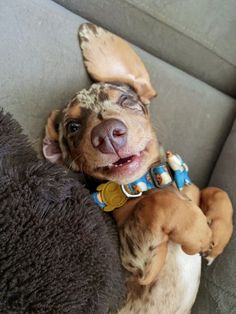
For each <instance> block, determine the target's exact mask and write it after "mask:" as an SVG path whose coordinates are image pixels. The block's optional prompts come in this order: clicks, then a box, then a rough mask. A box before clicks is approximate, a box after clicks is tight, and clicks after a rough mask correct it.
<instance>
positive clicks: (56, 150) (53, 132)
mask: <svg viewBox="0 0 236 314" xmlns="http://www.w3.org/2000/svg"><path fill="white" fill-rule="evenodd" d="M58 113H59V110H54V111H52V112H51V113H50V115H49V117H48V120H47V124H46V126H45V137H44V139H43V155H44V157H45V158H46V159H47V160H49V161H50V162H52V163H61V162H62V152H61V149H60V146H59V141H58V140H59V134H58V130H57V121H56V119H57V116H58Z"/></svg>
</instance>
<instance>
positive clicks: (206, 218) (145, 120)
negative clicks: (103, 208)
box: [46, 24, 232, 314]
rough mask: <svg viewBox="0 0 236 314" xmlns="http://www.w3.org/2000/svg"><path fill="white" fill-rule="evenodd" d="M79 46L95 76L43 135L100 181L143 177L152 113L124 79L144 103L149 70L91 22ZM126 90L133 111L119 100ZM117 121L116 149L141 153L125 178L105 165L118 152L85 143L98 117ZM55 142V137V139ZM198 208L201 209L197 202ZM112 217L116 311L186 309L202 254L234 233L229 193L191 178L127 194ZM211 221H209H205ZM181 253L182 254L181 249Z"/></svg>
mask: <svg viewBox="0 0 236 314" xmlns="http://www.w3.org/2000/svg"><path fill="white" fill-rule="evenodd" d="M80 38H81V47H82V51H83V55H84V57H85V64H86V66H87V69H88V72H89V73H90V75H91V76H92V78H94V79H95V80H98V81H102V82H104V81H109V82H114V81H118V82H119V83H120V84H121V85H120V86H115V85H112V84H107V83H105V84H95V85H93V86H92V87H91V88H90V89H89V90H83V91H82V92H80V93H78V94H77V95H76V96H75V97H74V98H73V100H72V101H71V102H69V104H68V105H67V106H66V108H65V109H64V110H63V114H62V117H61V122H60V127H59V135H57V136H55V132H54V131H56V130H53V118H55V115H52V116H51V118H50V119H49V120H48V126H47V127H46V136H47V137H49V141H50V136H51V137H52V138H51V139H52V140H55V138H58V141H59V145H60V147H61V150H62V156H63V159H64V162H65V163H66V164H67V165H68V161H69V163H70V167H71V168H72V169H74V170H82V171H83V172H85V173H86V174H88V175H90V176H93V177H95V178H98V179H106V180H112V181H116V182H117V183H119V184H126V183H129V182H132V181H134V180H136V179H137V178H139V177H141V176H142V175H143V174H144V173H145V172H146V171H147V170H148V169H149V168H150V166H151V165H152V164H153V163H154V162H157V161H158V160H159V157H160V150H159V144H158V140H157V138H156V135H155V132H154V130H153V129H152V126H151V122H150V117H149V114H148V111H147V109H146V108H144V107H143V104H141V103H139V101H140V100H139V99H138V98H135V97H136V96H135V95H134V94H133V92H132V91H131V90H129V88H128V87H127V86H126V85H122V84H124V83H126V84H129V85H130V86H132V87H133V88H134V89H135V90H136V92H137V94H138V96H139V98H140V99H141V100H142V102H143V103H145V104H146V103H148V102H149V100H150V98H151V97H153V96H154V95H155V91H154V90H153V88H152V86H151V84H150V80H149V76H148V74H147V71H146V69H145V67H144V65H143V63H142V62H141V60H140V59H139V57H137V55H136V54H135V53H134V52H133V50H132V49H131V48H130V47H129V46H128V44H127V43H126V42H125V41H124V40H122V39H120V38H118V37H117V36H115V35H112V34H111V33H109V32H107V31H104V30H102V29H101V28H99V27H96V26H95V25H91V24H83V25H82V27H81V28H80ZM127 93H128V94H129V95H131V96H130V97H131V99H132V101H133V102H134V104H135V105H136V107H137V108H136V109H137V110H134V109H132V108H129V107H127V108H123V107H122V106H120V105H119V102H120V97H122V95H124V94H127ZM83 110H87V111H86V123H85V120H84V121H83V122H84V124H85V126H84V129H83V133H81V135H80V138H79V139H78V136H77V135H73V134H72V135H71V134H68V132H67V123H68V121H69V120H70V119H75V120H76V121H77V120H78V121H79V120H80V119H81V117H83V112H84V111H83ZM110 118H115V119H119V120H121V121H122V122H123V123H124V124H125V125H126V126H127V129H128V137H127V144H126V145H125V147H124V148H122V150H121V151H119V154H121V155H122V156H129V155H131V154H134V153H137V152H139V151H142V154H143V155H141V156H142V164H141V165H140V169H139V171H137V172H135V173H129V174H126V175H123V176H119V175H115V174H112V173H111V172H109V171H108V170H106V166H107V165H109V164H112V163H114V161H116V160H117V156H115V155H114V154H113V155H112V154H103V153H101V152H100V151H99V150H97V149H96V148H94V147H93V146H92V144H91V132H92V130H93V128H94V127H95V126H97V125H98V124H99V123H101V121H103V120H107V119H110ZM53 144H54V143H53ZM199 206H200V207H199ZM113 215H114V218H115V220H116V222H117V225H118V229H119V234H120V245H121V260H122V264H123V266H124V267H125V268H126V269H127V270H128V271H129V272H130V278H129V280H128V283H127V287H128V295H127V301H126V303H125V305H124V307H123V308H122V309H121V311H120V312H119V313H120V314H126V313H127V314H128V313H129V314H130V313H133V314H138V313H139V314H143V313H147V314H187V313H190V310H191V306H192V304H193V302H194V300H195V297H196V293H197V289H198V285H199V279H200V278H199V276H200V257H199V256H198V255H195V254H196V253H200V252H201V253H204V254H205V255H206V257H207V258H209V262H211V261H212V259H214V258H215V257H216V256H218V255H219V254H221V253H222V251H223V249H224V247H225V246H226V244H227V243H228V241H229V239H230V237H231V234H232V204H231V202H230V200H229V197H228V195H227V193H225V192H223V191H222V190H220V189H216V188H208V189H205V190H203V191H200V190H199V189H198V188H197V187H196V186H195V185H194V184H193V185H191V186H187V187H185V188H184V190H183V191H182V192H179V191H178V190H177V188H176V187H175V186H170V187H168V188H166V189H163V190H160V189H159V190H155V189H154V190H151V191H148V192H146V193H144V194H143V195H142V196H141V197H140V198H137V199H131V200H129V201H128V202H127V203H126V204H125V205H124V206H123V207H121V208H118V209H116V210H115V211H114V212H113ZM208 224H209V225H208ZM184 252H186V253H187V254H190V255H192V256H190V255H187V254H185V253H184Z"/></svg>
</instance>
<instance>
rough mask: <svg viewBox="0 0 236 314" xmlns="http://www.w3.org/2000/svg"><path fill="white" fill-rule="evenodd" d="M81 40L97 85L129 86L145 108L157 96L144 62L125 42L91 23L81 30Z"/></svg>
mask: <svg viewBox="0 0 236 314" xmlns="http://www.w3.org/2000/svg"><path fill="white" fill-rule="evenodd" d="M79 39H80V46H81V49H82V53H83V56H84V62H85V65H86V67H87V71H88V73H89V74H90V76H91V77H92V78H93V79H94V80H95V81H100V82H121V83H125V84H128V85H130V86H131V87H133V88H134V89H135V91H136V93H137V94H138V95H139V97H140V99H141V101H142V102H143V103H144V104H149V102H150V99H151V98H152V97H154V96H156V91H155V90H154V89H153V87H152V85H151V83H150V78H149V75H148V73H147V70H146V69H145V66H144V64H143V62H142V61H141V59H140V58H139V57H138V55H137V54H136V53H135V52H134V51H133V49H132V48H131V47H130V46H129V45H128V43H127V42H126V41H125V40H123V39H121V38H120V37H118V36H116V35H114V34H112V33H110V32H108V31H106V30H104V29H102V28H101V27H98V26H96V25H94V24H90V23H84V24H82V25H81V26H80V28H79Z"/></svg>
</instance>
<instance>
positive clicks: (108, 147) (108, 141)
mask: <svg viewBox="0 0 236 314" xmlns="http://www.w3.org/2000/svg"><path fill="white" fill-rule="evenodd" d="M91 142H92V145H93V147H95V148H97V149H99V150H100V151H101V152H102V153H104V154H113V153H116V152H117V151H119V150H120V149H121V148H122V147H124V146H125V144H126V142H127V127H126V126H125V124H124V123H123V122H122V121H120V120H118V119H108V120H105V121H103V122H101V123H100V124H98V125H97V126H96V127H95V128H94V129H93V130H92V133H91Z"/></svg>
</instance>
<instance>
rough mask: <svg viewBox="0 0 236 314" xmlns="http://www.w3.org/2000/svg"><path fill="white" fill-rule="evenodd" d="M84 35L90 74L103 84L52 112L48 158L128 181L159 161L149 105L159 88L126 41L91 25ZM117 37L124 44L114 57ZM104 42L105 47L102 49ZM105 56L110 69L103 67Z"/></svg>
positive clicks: (46, 145)
mask: <svg viewBox="0 0 236 314" xmlns="http://www.w3.org/2000/svg"><path fill="white" fill-rule="evenodd" d="M80 39H81V46H82V49H83V54H84V57H85V58H86V61H85V64H86V66H87V69H88V72H89V73H90V75H91V76H92V77H93V78H94V79H96V80H98V81H99V83H95V84H93V85H92V86H91V87H90V88H89V89H87V90H86V89H84V90H82V91H80V92H78V93H77V94H76V95H75V96H74V97H73V99H72V100H71V101H70V102H69V103H68V104H67V105H66V106H65V108H64V109H62V110H60V111H53V112H52V113H51V115H50V116H49V118H48V123H47V126H46V136H45V139H44V148H43V152H44V156H45V157H46V158H47V159H49V160H51V161H53V162H62V163H65V164H66V165H67V166H68V167H70V168H71V169H73V170H76V171H82V172H84V173H85V174H87V175H89V176H92V177H95V178H98V179H102V180H111V181H116V182H117V183H120V184H126V183H129V182H131V181H134V180H136V179H137V178H139V177H141V176H142V175H143V174H144V173H145V172H146V171H147V169H148V168H149V167H150V165H151V164H152V163H154V162H155V161H156V160H157V159H158V152H159V149H158V142H157V139H156V136H155V133H154V131H153V129H152V126H151V122H150V117H149V111H148V107H147V103H148V102H149V99H150V98H151V97H153V96H154V95H155V91H154V90H153V88H152V87H151V84H150V80H149V76H148V74H147V72H146V69H145V67H144V65H143V63H142V62H141V60H140V59H139V58H138V57H137V55H136V54H135V53H134V52H133V50H132V49H131V48H130V47H129V46H128V44H127V43H126V42H124V41H123V40H122V39H120V38H119V37H117V36H115V35H112V34H110V33H108V32H106V31H104V30H102V29H100V28H97V27H95V28H94V26H91V25H90V24H85V25H83V27H82V28H81V29H80ZM117 41H118V43H119V45H120V46H121V47H120V50H118V51H119V56H117V53H118V52H116V56H114V53H113V54H112V51H110V50H113V48H114V45H116V46H117ZM101 42H102V43H103V46H102V47H103V51H101V48H102V47H101V46H100V49H98V46H99V45H101ZM112 47H113V48H112ZM127 47H128V48H127ZM107 49H108V50H109V51H107ZM117 49H118V48H117ZM127 49H128V50H127ZM127 51H128V52H127ZM99 53H100V57H99V55H98V54H99ZM122 54H123V55H122ZM104 56H105V57H104ZM107 56H109V57H107ZM104 58H105V59H106V61H107V62H108V63H110V64H111V66H108V68H107V66H101V63H103V64H105V60H104ZM133 59H135V60H134V61H135V65H133V66H132V64H131V63H130V62H131V60H133ZM112 60H113V61H112ZM96 64H98V65H97V66H95V65H96ZM98 68H99V69H98ZM108 82H109V83H108ZM117 82H119V83H117Z"/></svg>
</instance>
